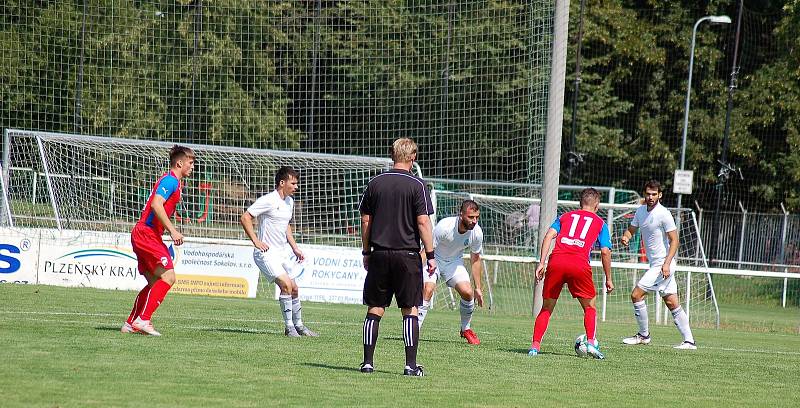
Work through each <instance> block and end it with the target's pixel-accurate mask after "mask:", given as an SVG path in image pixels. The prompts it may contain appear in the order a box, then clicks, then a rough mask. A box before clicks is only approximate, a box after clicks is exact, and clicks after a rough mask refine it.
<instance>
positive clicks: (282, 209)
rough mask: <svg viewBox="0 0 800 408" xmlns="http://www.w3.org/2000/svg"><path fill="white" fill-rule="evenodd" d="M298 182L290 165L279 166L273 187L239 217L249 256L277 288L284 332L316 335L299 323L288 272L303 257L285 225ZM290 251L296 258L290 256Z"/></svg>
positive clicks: (294, 285)
mask: <svg viewBox="0 0 800 408" xmlns="http://www.w3.org/2000/svg"><path fill="white" fill-rule="evenodd" d="M298 182H299V175H298V173H297V171H295V170H294V169H292V168H291V167H285V166H284V167H281V168H280V169H278V172H277V173H276V174H275V190H274V191H273V192H271V193H269V194H266V195H263V196H261V197H259V198H258V199H257V200H256V202H254V203H253V205H251V206H250V207H248V208H247V210H246V211H245V212H244V213H243V214H242V217H241V219H240V220H239V221H240V222H241V224H242V228H244V232H245V233H246V234H247V237H248V238H250V241H252V242H253V246H254V247H255V250H254V251H253V260H254V261H255V263H256V265H258V269H260V270H261V273H263V274H264V276H266V278H267V279H268V280H269V281H270V282H275V284H276V285H278V288H280V291H281V293H280V295H279V296H278V302H279V303H280V306H281V311H282V313H283V321H284V323H285V325H286V329H285V330H284V334H286V336H289V337H300V336H311V337H316V336H317V333H315V332H313V331H311V330H310V329H308V328H307V327H305V325H304V324H303V319H302V317H301V310H302V307H301V305H300V299H299V298H298V290H297V283H296V282H295V281H294V277H293V276H292V272H293V270H294V267H295V265H296V264H297V263H298V262H302V261H303V259H304V256H303V251H301V250H300V247H298V246H297V242H295V240H294V236H293V235H292V226H291V225H289V222H290V221H291V220H292V215H293V213H294V199H293V198H292V195H293V194H294V193H295V191H297V184H298ZM254 218H255V219H256V220H257V222H258V236H256V233H255V230H254V229H253V219H254ZM287 244H288V245H287ZM290 251H291V252H290ZM292 253H293V254H294V256H295V257H296V258H297V259H296V261H294V260H292V259H291V256H292Z"/></svg>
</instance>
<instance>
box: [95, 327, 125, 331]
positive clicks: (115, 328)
mask: <svg viewBox="0 0 800 408" xmlns="http://www.w3.org/2000/svg"><path fill="white" fill-rule="evenodd" d="M94 329H95V330H104V331H119V326H95V327H94Z"/></svg>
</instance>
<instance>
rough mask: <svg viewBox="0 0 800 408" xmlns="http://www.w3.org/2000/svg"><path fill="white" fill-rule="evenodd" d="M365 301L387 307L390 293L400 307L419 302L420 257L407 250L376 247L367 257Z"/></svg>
mask: <svg viewBox="0 0 800 408" xmlns="http://www.w3.org/2000/svg"><path fill="white" fill-rule="evenodd" d="M368 268H369V269H368V270H367V278H366V279H365V280H364V304H365V305H367V306H370V307H375V306H377V307H388V306H389V305H390V304H391V303H392V295H394V296H395V299H397V306H398V307H400V308H407V307H415V306H420V305H422V258H421V257H420V256H419V253H418V252H414V251H409V250H379V251H374V252H372V255H370V257H369V264H368Z"/></svg>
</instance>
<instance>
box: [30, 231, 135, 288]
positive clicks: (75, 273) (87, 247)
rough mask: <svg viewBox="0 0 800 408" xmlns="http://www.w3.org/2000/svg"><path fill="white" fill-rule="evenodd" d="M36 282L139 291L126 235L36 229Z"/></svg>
mask: <svg viewBox="0 0 800 408" xmlns="http://www.w3.org/2000/svg"><path fill="white" fill-rule="evenodd" d="M40 232H41V235H40V246H39V264H38V268H37V271H38V277H39V283H41V284H44V285H57V286H85V287H91V288H98V289H123V290H139V289H141V288H142V287H143V286H144V285H146V284H147V280H146V279H145V278H144V277H143V276H141V275H139V270H138V269H137V262H136V255H135V254H134V253H133V250H132V249H131V242H130V234H122V233H115V232H95V231H67V230H64V231H57V230H40Z"/></svg>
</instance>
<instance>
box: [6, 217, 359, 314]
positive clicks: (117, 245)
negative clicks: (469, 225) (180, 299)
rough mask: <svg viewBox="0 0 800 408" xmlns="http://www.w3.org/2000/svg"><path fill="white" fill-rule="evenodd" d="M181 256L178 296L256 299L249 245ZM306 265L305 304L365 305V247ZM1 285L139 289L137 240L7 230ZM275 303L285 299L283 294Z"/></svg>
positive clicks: (188, 246)
mask: <svg viewBox="0 0 800 408" xmlns="http://www.w3.org/2000/svg"><path fill="white" fill-rule="evenodd" d="M165 244H166V245H167V246H168V247H169V249H170V253H172V254H173V255H174V261H173V263H174V265H175V275H176V278H177V281H176V283H175V285H174V286H173V289H172V290H173V291H174V292H176V293H184V294H194V295H207V296H227V297H249V298H253V297H256V295H257V291H258V279H259V270H258V267H257V266H256V264H255V262H254V260H253V246H252V244H250V242H249V241H226V240H202V239H187V240H186V242H184V244H183V245H181V246H174V247H173V245H172V243H171V242H169V241H167V242H165ZM300 247H301V249H302V250H303V253H304V256H305V260H304V261H303V262H296V261H292V262H293V263H292V265H293V267H292V268H289V269H290V270H289V273H290V275H291V276H292V277H293V278H295V281H296V282H297V285H298V287H299V288H300V297H301V298H302V299H303V300H309V301H315V302H328V303H354V304H360V303H361V300H362V290H363V287H364V279H365V278H366V275H367V272H366V271H365V270H364V267H363V265H362V257H361V252H360V249H358V248H337V247H327V246H320V245H301V246H300ZM0 283H29V284H44V285H57V286H79V287H92V288H98V289H121V290H139V289H141V288H142V287H143V286H144V285H145V284H146V280H145V279H144V277H143V276H142V275H140V274H139V270H138V262H137V260H136V254H134V253H133V250H132V248H131V243H130V234H127V233H113V232H97V231H70V230H63V231H59V230H50V229H25V228H22V229H14V228H2V229H0ZM275 296H276V298H277V287H276V293H275Z"/></svg>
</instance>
